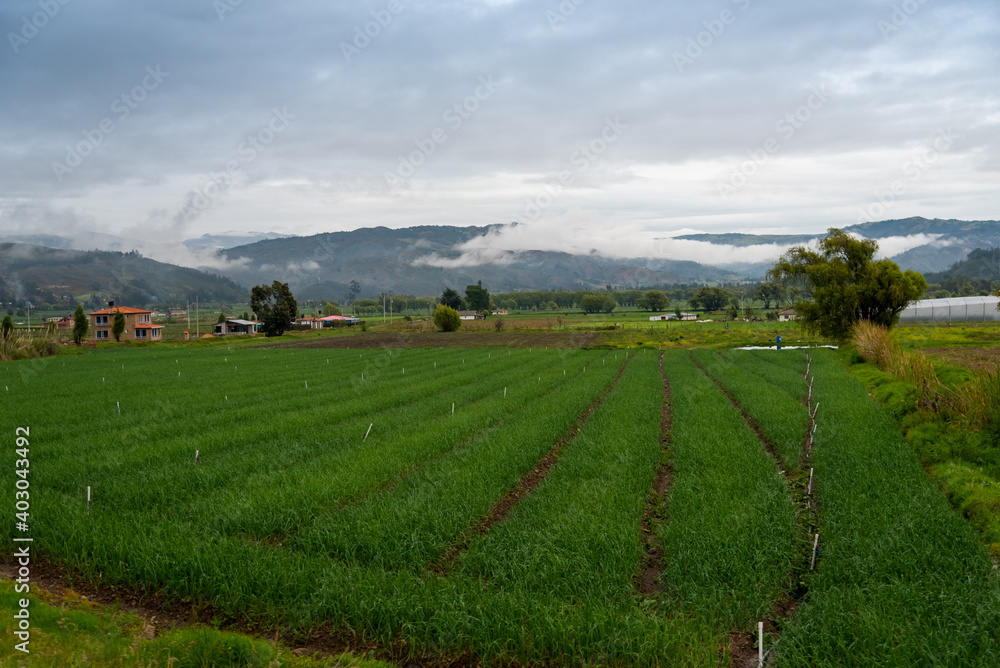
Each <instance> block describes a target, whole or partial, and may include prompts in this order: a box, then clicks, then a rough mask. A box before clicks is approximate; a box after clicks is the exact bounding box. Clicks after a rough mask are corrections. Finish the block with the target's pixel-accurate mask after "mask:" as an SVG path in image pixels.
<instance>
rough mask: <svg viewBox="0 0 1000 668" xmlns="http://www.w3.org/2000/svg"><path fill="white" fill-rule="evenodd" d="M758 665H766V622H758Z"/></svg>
mask: <svg viewBox="0 0 1000 668" xmlns="http://www.w3.org/2000/svg"><path fill="white" fill-rule="evenodd" d="M757 665H758V666H763V665H764V622H757Z"/></svg>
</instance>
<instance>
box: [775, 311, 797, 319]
mask: <svg viewBox="0 0 1000 668" xmlns="http://www.w3.org/2000/svg"><path fill="white" fill-rule="evenodd" d="M796 317H797V316H796V314H795V309H793V308H786V309H785V310H784V311H781V312H780V313H778V321H779V322H788V321H789V320H795V319H796Z"/></svg>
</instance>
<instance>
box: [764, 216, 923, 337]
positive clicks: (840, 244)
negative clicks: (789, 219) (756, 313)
mask: <svg viewBox="0 0 1000 668" xmlns="http://www.w3.org/2000/svg"><path fill="white" fill-rule="evenodd" d="M877 252H878V242H876V241H874V240H872V239H857V238H855V237H852V236H851V235H849V234H847V233H846V232H844V231H843V230H838V229H836V228H831V229H830V230H829V233H828V234H827V236H826V237H825V238H824V239H823V240H822V241H820V243H819V249H818V250H813V249H811V248H806V247H805V246H797V247H795V248H791V249H789V250H788V252H786V253H785V254H784V255H782V256H781V259H779V260H778V262H777V263H776V264H775V265H774V267H772V268H771V269H770V270H769V271H768V272H767V277H768V280H769V281H775V282H779V283H781V284H782V285H788V284H795V285H798V286H799V287H801V288H802V289H803V293H804V296H805V297H806V298H804V299H799V300H798V301H796V302H795V312H796V316H797V318H798V320H799V321H800V322H801V323H802V326H803V328H804V329H805V330H806V331H808V332H813V333H816V334H820V335H822V336H826V337H829V338H832V339H839V340H843V339H846V338H848V337H849V336H850V334H851V328H852V327H854V324H855V323H857V322H858V321H861V320H867V321H869V322H872V323H875V324H878V325H882V326H884V327H886V328H889V327H892V326H893V325H895V324H896V323H897V322H899V314H900V313H901V312H902V310H903V309H904V308H906V307H907V305H908V304H909V303H910V302H912V301H913V300H915V299H919V298H920V296H921V295H923V294H924V292H925V291H926V290H927V281H926V280H925V279H924V277H923V276H922V275H921V274H919V273H917V272H915V271H905V272H904V271H902V270H900V268H899V265H898V264H896V263H895V262H893V261H892V260H888V259H882V260H876V259H875V253H877Z"/></svg>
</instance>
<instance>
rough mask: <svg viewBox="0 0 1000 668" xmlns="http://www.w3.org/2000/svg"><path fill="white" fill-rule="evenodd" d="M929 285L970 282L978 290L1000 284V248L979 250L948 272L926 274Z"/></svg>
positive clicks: (957, 263) (954, 265)
mask: <svg viewBox="0 0 1000 668" xmlns="http://www.w3.org/2000/svg"><path fill="white" fill-rule="evenodd" d="M925 278H926V279H927V282H928V283H941V284H944V283H947V282H948V281H954V280H959V281H969V282H970V283H972V284H973V285H975V286H976V287H977V288H980V287H981V288H982V289H989V287H990V286H991V284H993V283H996V282H1000V248H977V249H976V250H974V251H972V252H971V253H969V255H968V257H966V258H965V259H964V260H962V261H961V262H956V263H955V264H953V265H952V266H951V268H950V269H948V270H947V271H942V272H936V273H928V274H925Z"/></svg>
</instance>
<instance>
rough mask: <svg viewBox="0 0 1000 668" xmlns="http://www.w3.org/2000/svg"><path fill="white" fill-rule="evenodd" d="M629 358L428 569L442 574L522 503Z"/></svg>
mask: <svg viewBox="0 0 1000 668" xmlns="http://www.w3.org/2000/svg"><path fill="white" fill-rule="evenodd" d="M629 361H630V360H629V358H627V357H626V358H625V361H624V362H623V363H622V367H621V369H619V370H618V374H617V375H616V376H615V378H614V380H612V381H611V384H610V385H608V387H607V388H605V390H604V392H603V393H602V394H601V396H600V397H598V398H597V399H595V400H594V403H592V404H591V405H590V406H589V407H587V410H585V411H584V412H583V413H581V414H580V417H579V418H577V421H576V422H575V423H573V426H571V427H570V428H569V429H568V430H567V431H566V433H565V434H563V435H562V437H560V438H559V440H558V441H556V442H555V444H554V445H553V446H552V448H551V449H550V450H549V451H548V452H547V453H546V454H545V456H543V457H542V458H541V459H540V460H539V461H538V463H536V464H535V466H534V468H532V470H531V471H530V472H528V474H527V475H525V476H524V477H523V478H521V480H520V481H519V482H518V483H517V485H516V486H515V487H514V489H512V490H511V491H509V492H508V493H507V494H506V495H505V496H504V497H503V498H502V499H500V500H499V501H498V502H497V503H496V504H494V506H493V507H492V508H490V510H489V512H487V513H486V515H484V516H483V517H482V519H480V520H479V522H477V523H476V524H474V525H473V526H472V527H471V528H470V529H469V530H468V531H467V532H466V533H465V536H463V537H462V539H461V540H459V541H458V542H457V543H455V544H454V545H452V546H451V547H450V548H449V549H448V550H447V551H446V552H445V553H444V556H442V557H441V559H439V560H438V561H437V562H436V563H434V564H432V565H431V566H430V570H431V571H433V572H435V573H439V574H440V573H445V572H447V571H448V570H450V569H451V568H452V567H454V566H455V564H456V563H457V562H458V560H459V558H460V556H461V555H462V553H463V552H465V551H466V550H467V549H468V548H469V545H471V543H472V541H473V539H474V538H476V537H477V536H483V535H485V534H486V533H488V532H489V530H490V529H491V528H492V527H493V525H494V524H498V523H500V522H502V521H504V520H505V519H506V518H507V516H508V515H510V513H511V511H513V510H514V508H515V506H517V504H518V503H520V502H521V500H522V499H524V498H525V497H526V496H528V495H529V494H531V493H532V492H533V491H534V490H535V488H536V487H538V485H539V484H541V482H542V480H544V479H545V476H547V475H548V474H549V471H550V470H551V469H552V467H553V466H555V464H556V462H558V461H559V457H560V456H561V455H562V453H563V450H565V449H566V446H568V445H569V444H570V443H571V442H572V441H573V439H574V438H576V435H577V434H579V433H580V428H581V427H582V426H583V424H584V423H585V422H586V421H587V420H588V419H589V418H590V416H591V415H593V414H594V411H596V410H597V408H598V407H599V406H600V405H601V404H602V403H604V400H605V399H607V397H608V395H609V394H611V392H612V391H613V390H614V389H615V387H616V386H617V385H618V381H619V380H621V377H622V375H623V374H624V373H625V367H626V366H628V363H629Z"/></svg>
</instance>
